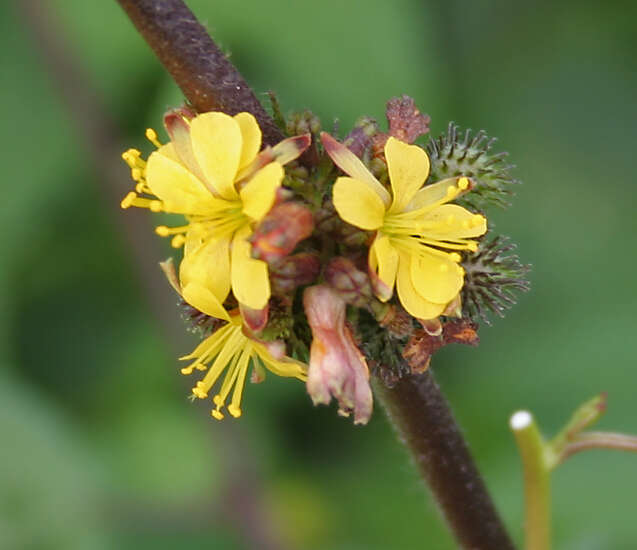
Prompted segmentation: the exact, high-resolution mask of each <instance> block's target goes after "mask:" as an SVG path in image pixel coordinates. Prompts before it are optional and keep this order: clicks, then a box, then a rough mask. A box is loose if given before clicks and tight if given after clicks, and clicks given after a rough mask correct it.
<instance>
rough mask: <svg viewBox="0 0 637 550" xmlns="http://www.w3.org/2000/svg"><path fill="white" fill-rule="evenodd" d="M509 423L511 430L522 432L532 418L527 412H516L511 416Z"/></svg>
mask: <svg viewBox="0 0 637 550" xmlns="http://www.w3.org/2000/svg"><path fill="white" fill-rule="evenodd" d="M509 422H510V425H511V429H512V430H516V431H517V430H523V429H524V428H528V427H529V426H530V425H531V423H532V422H533V416H531V413H530V412H529V411H518V412H516V413H514V414H513V416H511V420H510V421H509Z"/></svg>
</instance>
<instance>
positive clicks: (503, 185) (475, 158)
mask: <svg viewBox="0 0 637 550" xmlns="http://www.w3.org/2000/svg"><path fill="white" fill-rule="evenodd" d="M495 141H496V139H495V138H491V139H489V137H488V136H487V134H486V133H485V132H484V131H483V130H480V131H479V132H477V133H476V134H475V135H472V133H471V130H466V131H465V132H464V133H463V134H462V135H460V132H459V128H458V126H456V125H455V124H454V123H453V122H450V123H449V127H448V129H447V134H446V135H442V136H440V137H439V138H438V139H432V140H430V141H429V142H428V143H427V152H428V153H429V159H430V161H431V172H430V175H429V178H430V181H432V182H433V181H439V180H442V179H445V178H452V177H455V176H467V177H470V178H473V179H474V180H475V182H476V186H475V188H474V189H473V191H472V192H471V193H470V194H469V195H467V196H465V197H463V198H461V199H459V200H458V201H457V202H458V204H461V205H462V206H467V207H469V208H472V209H476V210H484V208H485V207H486V206H488V205H489V204H495V205H497V206H500V207H507V206H509V203H508V197H510V196H511V195H512V191H511V189H510V186H511V185H513V184H518V183H520V181H519V180H516V179H515V178H513V177H512V176H511V174H510V171H511V169H512V168H514V165H512V164H506V162H505V158H506V156H507V155H508V153H505V152H502V153H497V154H492V153H491V152H490V150H491V147H492V146H493V144H494V143H495Z"/></svg>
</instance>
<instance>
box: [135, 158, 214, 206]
mask: <svg viewBox="0 0 637 550" xmlns="http://www.w3.org/2000/svg"><path fill="white" fill-rule="evenodd" d="M162 149H163V148H162ZM171 151H172V148H170V151H167V150H165V149H163V150H160V151H159V152H158V151H156V152H154V153H152V154H151V155H150V157H149V158H148V164H147V165H146V183H147V184H148V187H150V190H151V191H152V192H153V194H155V195H157V197H159V198H160V199H161V200H162V201H164V208H165V210H166V211H167V212H173V213H176V214H196V213H199V212H200V211H201V209H202V208H205V207H206V205H207V204H208V203H209V201H212V200H213V196H212V195H211V194H210V191H208V190H207V189H206V188H205V186H204V185H203V184H202V183H201V182H200V181H199V180H198V179H197V178H196V177H195V176H193V175H192V174H191V173H190V172H189V171H188V170H187V169H186V168H184V166H182V165H181V164H180V163H179V162H177V161H176V160H173V159H171V158H170V157H169V156H168V155H166V154H163V153H169V152H171Z"/></svg>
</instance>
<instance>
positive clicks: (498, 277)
mask: <svg viewBox="0 0 637 550" xmlns="http://www.w3.org/2000/svg"><path fill="white" fill-rule="evenodd" d="M514 249H515V244H513V243H511V242H510V241H509V239H508V238H507V237H502V236H498V237H495V238H493V239H491V241H489V242H488V243H486V242H485V243H483V244H482V245H481V246H480V249H479V250H478V252H474V253H473V254H469V255H468V256H467V257H466V259H465V261H464V262H463V264H462V265H463V267H464V269H465V281H464V286H463V288H462V308H463V312H464V314H465V315H468V316H469V317H471V318H472V319H477V318H479V319H481V320H483V321H484V322H485V323H487V324H491V323H490V321H489V318H488V316H487V312H488V311H491V312H492V313H495V314H496V315H498V316H499V317H504V312H505V311H506V310H507V309H509V308H511V307H512V306H513V305H515V303H516V302H515V293H516V292H526V291H528V290H529V288H530V284H529V281H527V280H526V279H525V278H524V277H525V275H526V274H527V273H528V271H529V269H530V266H529V265H524V264H522V263H520V259H519V258H518V256H517V255H515V254H508V253H509V252H511V251H512V250H514Z"/></svg>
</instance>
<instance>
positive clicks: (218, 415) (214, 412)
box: [210, 409, 223, 420]
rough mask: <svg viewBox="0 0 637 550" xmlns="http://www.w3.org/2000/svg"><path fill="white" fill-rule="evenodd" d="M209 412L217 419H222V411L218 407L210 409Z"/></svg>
mask: <svg viewBox="0 0 637 550" xmlns="http://www.w3.org/2000/svg"><path fill="white" fill-rule="evenodd" d="M210 414H211V415H212V416H213V417H214V418H216V419H217V420H223V413H222V412H221V411H220V410H219V409H212V410H211V411H210Z"/></svg>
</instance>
